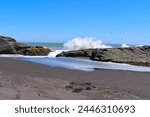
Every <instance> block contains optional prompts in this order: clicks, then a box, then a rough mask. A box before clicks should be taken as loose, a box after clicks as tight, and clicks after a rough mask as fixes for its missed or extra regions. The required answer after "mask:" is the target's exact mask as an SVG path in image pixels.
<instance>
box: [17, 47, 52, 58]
mask: <svg viewBox="0 0 150 117" xmlns="http://www.w3.org/2000/svg"><path fill="white" fill-rule="evenodd" d="M49 52H51V50H50V49H48V48H35V47H30V48H25V49H21V50H19V51H17V54H21V55H28V56H47V55H48V54H49Z"/></svg>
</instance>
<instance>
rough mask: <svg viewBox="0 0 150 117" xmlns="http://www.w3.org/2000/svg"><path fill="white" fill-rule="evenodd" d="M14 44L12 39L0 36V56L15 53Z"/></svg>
mask: <svg viewBox="0 0 150 117" xmlns="http://www.w3.org/2000/svg"><path fill="white" fill-rule="evenodd" d="M14 42H15V40H14V39H13V38H10V37H4V36H0V54H14V53H15V52H16V50H15V48H14V46H13V43H14Z"/></svg>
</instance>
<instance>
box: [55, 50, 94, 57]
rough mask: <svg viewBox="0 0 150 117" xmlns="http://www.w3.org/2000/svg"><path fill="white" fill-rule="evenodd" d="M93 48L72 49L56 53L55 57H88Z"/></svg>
mask: <svg viewBox="0 0 150 117" xmlns="http://www.w3.org/2000/svg"><path fill="white" fill-rule="evenodd" d="M92 52H93V49H82V50H73V51H68V52H62V53H60V54H57V55H56V57H90V56H91V55H92Z"/></svg>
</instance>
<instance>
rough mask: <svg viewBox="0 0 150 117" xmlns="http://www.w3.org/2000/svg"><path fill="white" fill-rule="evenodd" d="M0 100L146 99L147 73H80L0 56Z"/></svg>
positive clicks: (149, 87) (149, 92) (149, 84)
mask: <svg viewBox="0 0 150 117" xmlns="http://www.w3.org/2000/svg"><path fill="white" fill-rule="evenodd" d="M0 99H8V100H9V99H10V100H11V99H13V100H14V99H17V100H18V99H21V100H23V99H25V100H26V99H30V100H35V99H37V100H38V99H39V100H44V99H48V100H51V99H54V100H55V99H61V100H64V99H65V100H66V99H69V100H74V99H81V100H91V99H92V100H93V99H96V100H100V99H106V100H107V99H150V73H144V72H131V71H119V70H104V69H98V70H95V71H93V72H84V71H78V70H68V69H62V68H51V67H47V66H44V65H40V64H35V63H30V62H25V61H21V60H15V59H13V58H0Z"/></svg>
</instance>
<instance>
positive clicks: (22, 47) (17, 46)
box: [14, 42, 31, 51]
mask: <svg viewBox="0 0 150 117" xmlns="http://www.w3.org/2000/svg"><path fill="white" fill-rule="evenodd" d="M30 47H31V46H29V45H26V44H23V43H18V42H15V43H14V48H15V49H16V51H18V50H21V49H26V48H30Z"/></svg>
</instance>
